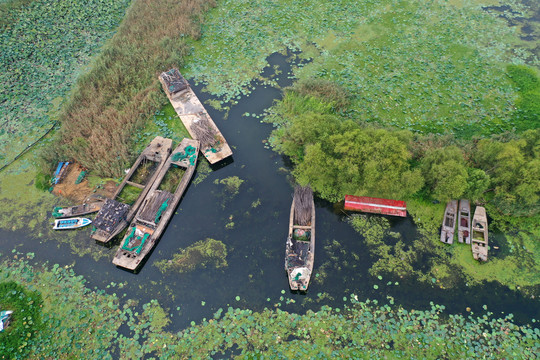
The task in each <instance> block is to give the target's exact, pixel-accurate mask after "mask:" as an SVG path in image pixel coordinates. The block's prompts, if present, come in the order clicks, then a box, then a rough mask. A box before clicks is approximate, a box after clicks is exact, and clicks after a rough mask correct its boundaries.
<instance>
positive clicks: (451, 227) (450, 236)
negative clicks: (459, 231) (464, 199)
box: [441, 200, 458, 244]
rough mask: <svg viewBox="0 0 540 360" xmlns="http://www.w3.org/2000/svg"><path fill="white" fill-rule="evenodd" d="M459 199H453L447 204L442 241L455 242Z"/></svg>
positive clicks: (442, 228)
mask: <svg viewBox="0 0 540 360" xmlns="http://www.w3.org/2000/svg"><path fill="white" fill-rule="evenodd" d="M457 207H458V202H457V200H451V201H449V202H448V203H447V204H446V210H445V211H444V218H443V223H442V227H441V241H442V242H443V243H446V244H453V243H454V231H455V228H456V215H457Z"/></svg>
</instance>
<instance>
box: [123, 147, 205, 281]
mask: <svg viewBox="0 0 540 360" xmlns="http://www.w3.org/2000/svg"><path fill="white" fill-rule="evenodd" d="M188 146H191V147H192V148H195V150H194V153H193V155H191V157H189V158H183V159H182V160H180V161H175V160H174V158H175V154H178V153H180V152H183V151H185V149H186V148H187V147H188ZM198 153H199V142H198V141H197V140H191V139H183V140H182V142H181V143H180V145H179V146H178V147H177V148H176V149H175V150H174V151H173V152H172V154H171V155H170V157H169V158H168V159H167V161H166V163H165V165H164V166H163V169H162V170H161V172H160V174H159V175H158V177H157V179H156V181H155V182H154V184H153V185H152V187H151V189H150V191H149V192H148V196H147V197H146V198H145V200H144V202H143V205H142V206H141V208H140V209H139V211H138V212H137V214H136V215H135V218H134V220H133V222H132V223H131V225H130V229H129V230H128V231H127V233H126V236H124V239H122V241H121V243H120V247H119V248H118V250H117V252H116V254H115V256H114V258H113V264H115V265H116V266H118V267H122V268H124V269H127V270H131V271H136V270H137V269H138V268H139V266H140V265H141V264H142V263H143V262H144V260H145V258H146V257H147V256H148V254H149V253H150V252H151V251H152V249H153V248H154V246H155V245H156V244H157V242H158V240H159V238H160V237H161V235H162V233H163V232H164V231H165V228H166V227H167V224H168V222H169V220H170V219H171V217H172V215H173V214H174V211H175V209H176V207H177V206H178V203H179V202H180V199H181V198H182V195H183V194H184V192H185V190H186V188H187V186H188V184H189V182H190V180H191V178H192V177H193V173H194V172H195V167H196V165H197V156H198ZM172 166H177V167H181V168H183V169H185V172H184V174H183V176H182V178H181V180H180V181H179V183H178V185H177V187H176V190H175V192H174V194H171V193H169V192H167V191H162V190H159V189H158V188H159V186H160V184H161V182H162V180H163V178H164V177H165V175H166V174H167V172H168V171H169V170H170V169H171V167H172ZM165 203H166V204H167V206H166V209H165V210H163V211H160V210H159V209H162V206H164V204H165ZM156 210H157V211H156ZM156 221H157V222H156Z"/></svg>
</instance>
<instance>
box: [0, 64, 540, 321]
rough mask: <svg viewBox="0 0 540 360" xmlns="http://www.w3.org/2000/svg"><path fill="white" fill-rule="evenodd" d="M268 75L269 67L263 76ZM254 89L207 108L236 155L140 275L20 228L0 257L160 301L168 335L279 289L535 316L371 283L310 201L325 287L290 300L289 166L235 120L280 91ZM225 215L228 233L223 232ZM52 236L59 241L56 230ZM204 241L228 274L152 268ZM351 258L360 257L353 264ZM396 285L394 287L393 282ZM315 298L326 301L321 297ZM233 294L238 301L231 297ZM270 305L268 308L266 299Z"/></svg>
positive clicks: (465, 297) (421, 287) (401, 225)
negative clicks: (233, 179)
mask: <svg viewBox="0 0 540 360" xmlns="http://www.w3.org/2000/svg"><path fill="white" fill-rule="evenodd" d="M269 62H270V65H279V67H280V69H281V70H282V74H281V78H280V80H279V85H280V86H281V87H283V86H287V85H290V84H291V81H292V80H290V79H288V78H287V74H288V73H289V72H290V66H291V65H290V63H288V62H287V61H286V57H285V56H283V55H279V54H275V55H272V56H271V57H270V58H269ZM271 71H273V70H271V69H268V70H267V73H268V72H271ZM267 75H268V74H267ZM254 85H255V90H254V91H253V92H252V93H251V94H250V95H249V96H246V97H243V98H242V99H241V100H240V101H239V103H238V104H237V105H235V106H233V107H232V108H231V110H230V112H229V115H228V118H227V119H224V114H223V113H220V112H218V111H216V110H214V109H212V108H210V107H207V109H208V111H209V113H210V115H211V116H212V118H213V119H214V120H215V122H216V124H217V125H218V127H219V128H220V130H221V132H222V133H223V135H224V136H225V138H226V139H227V141H228V143H229V145H231V147H232V149H233V153H234V154H233V160H232V161H230V162H228V163H227V164H224V166H218V167H216V168H215V169H214V171H213V172H212V173H211V174H210V175H209V176H208V177H207V178H206V179H205V180H204V181H203V182H202V183H200V184H197V185H194V184H191V185H190V186H189V188H188V190H187V192H186V194H185V197H184V198H183V199H182V201H181V203H180V205H179V207H178V209H177V213H178V214H177V215H175V216H174V217H173V218H172V220H171V221H170V224H169V226H168V228H167V230H166V232H165V233H164V235H163V236H162V238H161V240H160V242H159V243H158V244H157V246H156V248H155V249H154V251H153V253H152V254H151V257H150V258H149V260H148V261H147V262H146V264H145V265H144V267H143V268H142V269H141V271H140V272H139V273H138V274H133V273H130V272H127V271H124V270H121V269H119V268H116V267H115V266H114V265H113V264H112V263H111V260H112V257H113V256H114V253H115V251H116V247H113V248H111V249H110V250H108V251H109V255H110V256H109V258H102V259H100V260H99V261H97V262H96V261H95V260H93V259H92V258H91V257H90V256H84V257H78V256H77V255H74V254H72V253H71V251H70V250H69V248H68V247H67V246H59V245H58V243H57V242H55V241H47V242H43V243H41V242H39V240H36V239H34V238H33V237H32V235H30V234H27V233H25V232H22V231H20V232H14V233H13V232H6V231H0V252H1V253H4V254H6V253H9V252H11V250H12V249H13V248H15V247H16V248H17V250H18V251H21V252H23V253H25V252H33V253H35V254H36V256H35V259H34V260H33V261H35V262H36V263H43V262H44V261H48V262H49V263H50V264H55V263H58V264H60V265H68V264H73V263H74V271H75V272H76V273H77V274H80V275H84V276H85V278H86V279H87V280H88V282H87V286H89V287H91V288H93V287H97V288H100V289H106V290H107V291H108V292H110V293H112V292H116V293H117V294H118V295H119V296H123V295H124V294H125V296H126V297H128V298H134V299H139V300H141V303H144V302H147V301H149V300H151V299H157V300H158V301H159V302H160V304H162V305H163V306H165V307H166V308H168V309H169V310H170V313H171V314H173V316H172V323H171V325H170V327H171V329H173V330H178V329H181V328H183V327H185V326H186V325H188V324H189V323H190V322H191V321H192V320H193V321H195V322H198V321H200V320H202V318H204V317H206V318H209V317H211V316H212V314H213V313H214V312H215V311H216V310H217V309H219V308H220V307H227V306H228V305H229V304H230V305H231V306H233V307H244V308H250V309H253V310H262V309H263V308H264V307H272V306H273V305H274V304H275V303H277V302H280V300H279V298H280V296H282V290H284V291H285V295H283V296H285V297H286V298H292V299H294V300H295V301H296V303H294V304H288V305H287V304H285V302H284V301H281V303H282V305H281V308H282V309H286V310H289V311H296V312H300V313H302V312H305V311H306V310H307V309H313V310H317V309H319V308H320V306H322V305H324V304H328V305H331V306H336V307H342V306H343V297H345V296H346V297H349V295H350V294H353V293H354V294H356V295H357V296H358V299H359V300H361V301H362V300H365V299H368V298H369V299H378V300H379V301H383V302H386V301H387V300H386V296H387V295H390V296H393V297H394V298H395V302H396V304H400V305H402V306H404V307H405V308H417V309H425V308H429V303H430V301H433V302H434V303H437V304H442V305H445V306H446V308H447V311H448V312H449V313H465V308H466V307H471V308H472V310H473V311H474V312H475V313H476V314H480V313H482V312H483V311H484V310H482V306H483V305H484V304H485V305H487V306H488V309H489V310H490V311H492V312H494V313H495V315H496V316H499V315H501V312H505V313H513V314H514V315H515V320H516V321H517V322H528V321H530V319H532V318H536V319H538V318H539V307H538V306H537V305H538V303H537V302H536V300H531V299H526V298H524V297H523V296H521V295H520V294H519V293H517V292H513V291H510V290H508V289H507V288H505V287H502V286H500V285H497V284H496V283H490V284H486V285H485V286H470V287H466V286H462V287H461V288H456V289H450V290H443V289H440V288H438V287H434V286H431V284H422V283H418V282H416V281H412V280H411V281H405V280H403V279H393V278H384V279H383V280H379V279H377V278H376V277H372V276H371V275H369V274H368V272H367V270H368V269H369V267H370V266H371V264H372V263H373V259H371V257H370V256H369V254H368V252H367V250H366V248H365V244H364V242H363V239H362V238H361V236H359V235H358V234H357V233H355V232H354V231H353V229H352V228H351V227H350V226H349V225H348V224H347V223H346V222H344V217H345V215H344V214H343V213H342V212H340V211H339V210H335V209H334V207H333V205H332V204H329V203H327V202H325V201H321V200H316V207H317V210H316V211H317V238H316V241H317V244H316V259H315V268H314V271H315V273H316V274H317V273H318V272H320V271H318V270H319V267H320V266H321V265H322V264H324V263H327V262H329V266H328V267H326V269H325V271H324V272H325V274H326V275H327V276H326V278H325V279H324V281H323V282H318V281H312V283H311V285H310V287H309V291H308V292H307V294H296V293H294V294H293V293H291V292H290V291H289V290H288V282H287V278H286V275H285V272H284V269H283V263H284V252H285V239H286V235H287V228H288V218H289V211H290V205H291V200H292V191H293V187H292V183H291V178H290V176H289V175H288V173H287V171H285V169H287V168H288V166H289V164H288V163H287V161H286V159H284V158H283V157H281V156H280V155H278V154H276V153H274V152H272V151H271V150H270V149H267V148H265V146H264V143H263V141H264V140H266V139H267V138H268V135H269V133H270V131H271V130H272V126H271V125H270V124H265V123H261V122H260V119H256V118H254V117H245V116H242V114H244V113H246V112H248V113H250V114H262V112H263V111H264V109H266V108H268V107H269V106H271V105H272V102H273V101H274V100H275V99H278V98H279V97H280V96H281V91H280V90H278V89H275V88H270V87H265V86H261V85H257V84H254ZM194 90H195V92H196V93H197V94H198V95H199V97H200V99H201V101H203V102H204V101H205V100H207V99H209V98H210V95H208V94H207V93H204V92H202V89H201V87H200V86H194ZM201 161H205V160H204V158H202V157H201ZM195 176H196V175H195ZM230 176H238V177H239V178H241V179H243V180H244V183H243V184H242V185H241V186H240V191H239V193H238V195H236V196H234V197H232V198H230V196H229V195H228V194H227V193H226V192H225V190H224V185H220V184H214V181H215V180H219V179H223V178H226V177H230ZM257 201H259V202H260V205H259V206H256V207H253V206H252V204H253V203H254V202H257ZM231 216H232V221H233V222H234V227H233V228H232V229H226V227H225V226H226V224H228V223H229V222H231V220H230V218H231ZM390 221H391V224H392V231H397V232H399V233H401V234H402V237H403V240H404V242H405V243H407V242H412V241H413V240H414V239H415V235H416V230H415V226H414V224H413V222H412V220H411V219H410V218H403V219H402V218H391V219H390ZM89 232H90V229H89V228H87V229H84V230H80V231H79V234H78V235H77V236H80V237H83V238H88V246H91V247H99V246H101V245H99V244H96V243H94V242H93V241H92V240H91V239H90V238H89ZM57 236H59V237H60V236H63V235H62V233H58V235H57ZM205 238H213V239H216V240H220V241H222V242H223V243H225V244H226V246H227V249H228V252H229V255H228V257H227V261H228V264H229V265H228V267H226V268H224V269H218V270H216V269H199V270H195V271H193V272H191V273H187V274H177V273H172V272H171V273H169V274H165V275H163V274H162V273H161V272H160V271H159V270H158V269H157V267H156V266H154V265H153V264H154V262H156V261H159V260H162V259H170V258H172V255H173V254H174V253H176V252H178V251H179V250H180V249H182V248H185V247H187V246H189V245H191V244H193V243H195V242H196V241H199V240H203V239H205ZM334 241H335V242H337V244H338V245H337V246H335V247H333V250H332V251H327V250H326V249H325V247H327V246H329V245H330V244H332V243H334ZM341 250H343V251H341ZM353 253H354V254H356V255H357V257H358V259H355V258H354V257H353V255H352V254H353ZM332 257H333V258H332ZM321 276H322V275H321ZM388 281H392V285H387V282H388ZM396 281H398V282H399V285H394V282H396ZM111 282H115V283H123V282H127V285H126V286H125V287H123V288H122V289H118V288H111V289H107V288H106V286H107V285H108V284H110V283H111ZM375 284H376V285H378V289H377V290H376V289H374V286H373V285H375ZM322 293H327V295H325V298H324V299H322V300H320V299H319V295H320V294H322ZM237 296H239V297H240V299H241V300H240V301H237V300H236V299H235V298H236V297H237ZM267 298H270V299H271V301H270V302H268V301H267ZM202 302H204V303H205V304H204V305H203V304H202ZM177 308H180V310H177Z"/></svg>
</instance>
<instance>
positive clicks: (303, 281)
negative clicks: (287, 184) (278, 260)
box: [285, 186, 315, 291]
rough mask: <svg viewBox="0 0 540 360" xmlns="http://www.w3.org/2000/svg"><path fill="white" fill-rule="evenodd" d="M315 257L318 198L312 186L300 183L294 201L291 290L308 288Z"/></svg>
mask: <svg viewBox="0 0 540 360" xmlns="http://www.w3.org/2000/svg"><path fill="white" fill-rule="evenodd" d="M314 259H315V202H314V201H313V191H312V190H311V188H310V187H309V186H306V187H301V186H297V187H295V189H294V196H293V201H292V205H291V214H290V218H289V234H288V236H287V245H286V250H285V271H286V272H287V276H288V278H289V286H290V288H291V290H301V291H307V288H308V286H309V280H310V278H311V274H312V272H313V261H314Z"/></svg>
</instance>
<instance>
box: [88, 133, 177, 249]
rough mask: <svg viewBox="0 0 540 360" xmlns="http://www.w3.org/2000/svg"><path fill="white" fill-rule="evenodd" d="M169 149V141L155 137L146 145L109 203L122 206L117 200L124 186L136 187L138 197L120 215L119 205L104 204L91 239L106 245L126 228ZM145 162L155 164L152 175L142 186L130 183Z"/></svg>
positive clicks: (168, 153) (97, 217) (154, 178)
mask: <svg viewBox="0 0 540 360" xmlns="http://www.w3.org/2000/svg"><path fill="white" fill-rule="evenodd" d="M171 148H172V140H171V139H166V138H163V137H161V136H156V137H155V138H154V140H152V142H151V143H150V145H148V146H147V147H146V149H144V151H143V152H142V153H141V155H139V157H138V158H137V160H136V161H135V163H134V164H133V166H132V167H131V169H130V170H129V172H128V173H127V175H126V176H125V178H124V180H123V181H122V183H120V185H119V186H118V188H117V190H116V192H115V193H114V195H113V199H112V200H111V201H116V203H118V204H122V202H120V201H117V200H120V199H119V195H120V193H121V192H122V190H123V189H124V188H125V186H126V185H131V186H134V187H137V188H139V189H141V190H142V191H141V192H140V194H139V195H138V197H137V199H136V200H135V202H134V203H133V205H131V206H130V205H126V206H128V207H129V208H128V209H121V210H122V214H121V215H119V214H120V213H119V212H118V211H119V210H118V209H119V205H118V206H107V202H106V203H105V204H104V206H103V207H102V208H101V209H100V210H99V212H98V214H97V216H96V218H95V220H94V223H95V227H96V230H95V231H94V232H93V233H92V235H91V237H92V239H94V240H96V241H99V242H102V243H108V242H109V241H111V240H112V239H113V238H114V237H115V236H117V235H118V234H120V233H121V232H122V230H124V229H125V228H126V226H127V225H128V224H129V223H130V222H131V220H132V219H133V217H134V216H135V214H136V213H137V211H138V210H139V207H140V206H141V204H142V202H143V200H144V198H145V197H146V195H147V194H148V191H149V190H150V188H151V186H152V184H153V183H154V181H155V180H156V178H157V176H158V174H159V172H160V171H161V169H162V167H163V165H165V162H166V161H167V159H168V157H169V155H170V152H171ZM145 162H154V163H156V168H155V170H154V171H153V173H152V175H151V176H149V177H148V178H147V179H146V180H145V183H144V184H138V183H135V182H132V181H131V180H132V176H133V175H134V174H135V172H136V171H137V169H138V168H139V166H141V164H143V163H145ZM116 199H117V200H116ZM124 210H125V211H124Z"/></svg>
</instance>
